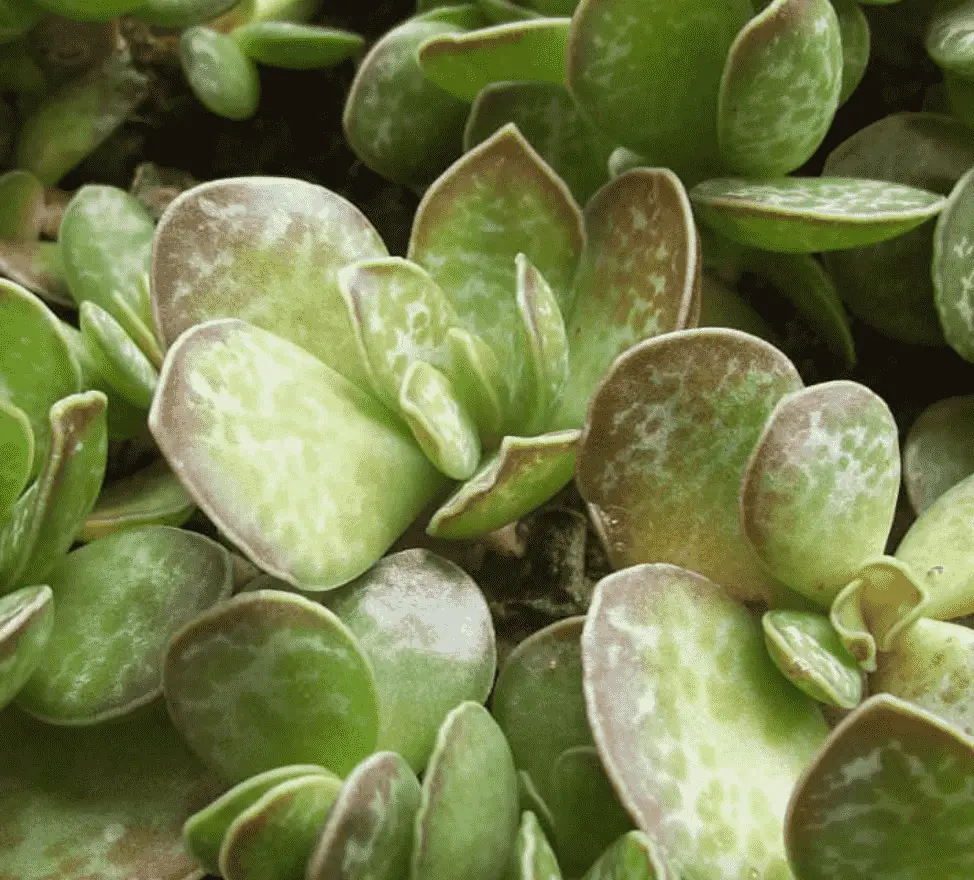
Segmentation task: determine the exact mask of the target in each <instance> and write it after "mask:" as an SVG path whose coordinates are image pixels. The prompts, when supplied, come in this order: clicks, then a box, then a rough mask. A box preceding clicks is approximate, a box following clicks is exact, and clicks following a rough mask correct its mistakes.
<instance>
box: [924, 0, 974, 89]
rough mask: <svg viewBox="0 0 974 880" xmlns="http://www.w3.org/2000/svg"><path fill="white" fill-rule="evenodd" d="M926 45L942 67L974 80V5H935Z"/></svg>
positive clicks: (944, 1)
mask: <svg viewBox="0 0 974 880" xmlns="http://www.w3.org/2000/svg"><path fill="white" fill-rule="evenodd" d="M935 7H936V8H935V11H934V13H933V17H932V18H931V19H930V24H929V25H928V27H927V34H926V39H925V40H924V45H925V46H926V50H927V52H928V53H929V55H930V57H931V58H932V59H933V60H934V61H935V62H936V63H937V66H938V67H942V68H943V69H944V70H949V71H951V72H953V73H956V74H959V75H960V76H962V77H964V78H966V79H971V78H972V77H974V49H972V47H971V37H972V36H974V4H971V3H969V2H965V0H941V2H939V3H937V4H936V5H935Z"/></svg>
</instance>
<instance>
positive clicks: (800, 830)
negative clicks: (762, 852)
mask: <svg viewBox="0 0 974 880" xmlns="http://www.w3.org/2000/svg"><path fill="white" fill-rule="evenodd" d="M972 775H974V740H971V739H969V738H968V737H966V736H964V735H963V734H962V733H960V731H958V730H956V729H955V728H953V727H951V726H950V725H947V724H944V723H943V722H942V721H940V720H939V719H937V718H935V717H934V716H932V715H930V714H928V713H927V712H924V711H923V710H922V709H919V708H917V707H915V706H911V705H910V704H909V703H906V702H904V701H902V700H897V699H895V698H894V697H889V696H885V695H883V696H876V697H873V698H871V699H870V700H867V701H866V702H865V703H863V704H862V706H860V707H859V708H858V709H857V710H856V711H855V712H853V713H852V715H850V716H849V717H848V718H846V719H845V720H844V721H842V723H841V724H839V726H838V727H837V728H836V729H835V730H834V731H833V732H832V734H831V736H830V737H829V739H828V742H827V743H826V744H825V746H824V747H823V749H822V750H821V752H820V753H819V754H818V756H817V757H816V759H815V763H814V764H813V765H812V766H811V767H810V768H809V769H808V770H807V771H806V772H805V774H804V776H803V777H802V779H801V781H800V782H799V783H798V786H797V787H796V789H795V792H794V794H793V796H792V799H791V804H790V805H789V808H788V822H787V826H786V829H785V840H786V845H787V849H788V856H789V859H790V861H791V864H792V869H793V870H794V872H795V876H796V877H797V878H799V880H854V878H855V880H858V878H860V877H883V878H888V880H919V878H921V877H931V876H937V877H942V878H944V880H963V878H966V877H970V876H971V871H972V870H974V845H972V843H971V838H970V827H971V823H972V821H974V802H972V800H971V797H970V792H969V787H970V779H971V776H972ZM850 815H852V816H854V817H855V818H854V821H850V820H849V819H848V818H847V817H848V816H850Z"/></svg>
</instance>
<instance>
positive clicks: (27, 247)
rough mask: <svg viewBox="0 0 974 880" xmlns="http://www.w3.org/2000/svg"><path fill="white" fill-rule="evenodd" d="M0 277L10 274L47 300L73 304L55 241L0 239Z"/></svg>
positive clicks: (65, 304) (13, 279)
mask: <svg viewBox="0 0 974 880" xmlns="http://www.w3.org/2000/svg"><path fill="white" fill-rule="evenodd" d="M0 278H9V279H10V280H11V281H14V282H16V283H17V284H19V285H20V286H21V287H24V288H26V289H27V290H29V291H30V292H31V293H34V294H37V296H39V297H40V298H41V299H43V300H45V301H46V302H48V303H52V304H54V305H58V306H66V307H67V308H74V307H75V303H74V300H73V299H71V294H70V292H69V291H68V283H67V280H66V279H65V277H64V264H63V263H62V261H61V248H60V246H59V245H58V244H57V242H53V241H33V242H16V241H9V240H6V239H4V240H0Z"/></svg>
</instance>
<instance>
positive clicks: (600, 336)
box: [555, 168, 700, 428]
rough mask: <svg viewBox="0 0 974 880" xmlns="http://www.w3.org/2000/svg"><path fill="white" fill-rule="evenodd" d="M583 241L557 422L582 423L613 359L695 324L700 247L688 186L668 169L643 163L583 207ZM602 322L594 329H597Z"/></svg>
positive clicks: (567, 424)
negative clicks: (694, 306)
mask: <svg viewBox="0 0 974 880" xmlns="http://www.w3.org/2000/svg"><path fill="white" fill-rule="evenodd" d="M584 220H585V247H584V249H583V251H582V258H581V262H580V264H579V270H578V274H577V275H576V277H575V283H574V286H573V288H572V293H571V306H570V308H568V309H566V314H567V315H569V320H568V343H569V369H568V377H569V378H568V384H567V386H566V389H565V394H564V399H563V402H562V405H561V409H560V411H559V412H558V414H557V415H556V416H555V423H556V424H557V425H559V426H562V427H573V428H575V427H580V426H581V425H582V424H583V423H584V421H585V414H586V411H587V409H588V403H589V399H590V398H591V396H592V392H593V391H594V390H595V387H596V385H597V384H598V383H599V380H600V379H601V378H602V376H603V375H604V374H605V373H606V371H607V370H608V369H609V367H610V366H611V365H612V362H613V361H614V360H615V359H616V358H617V357H618V356H619V355H620V354H622V353H623V352H624V351H626V350H627V349H629V348H631V347H632V346H633V345H635V344H636V343H639V342H642V341H643V340H644V339H648V338H650V337H652V336H657V335H659V334H660V333H668V332H670V331H672V330H683V329H685V328H686V327H688V326H690V317H691V305H692V302H693V298H694V296H696V295H698V293H699V290H698V288H699V285H700V248H699V245H698V243H697V233H696V229H695V228H694V225H693V214H692V212H691V210H690V202H689V200H688V199H687V194H686V191H685V190H684V189H683V185H682V184H681V183H680V181H679V179H678V178H677V177H676V176H675V175H674V174H673V173H672V172H670V171H666V170H661V169H652V168H639V169H634V170H632V171H627V172H625V173H623V174H620V175H619V176H617V177H615V178H614V179H613V180H612V181H610V182H609V183H607V184H606V185H605V186H604V187H602V189H600V190H599V192H598V193H596V195H595V196H594V197H593V199H592V200H591V201H590V202H589V203H588V205H586V207H585V215H584ZM596 328H597V329H596Z"/></svg>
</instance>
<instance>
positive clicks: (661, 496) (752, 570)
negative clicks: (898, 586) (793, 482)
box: [577, 329, 801, 600]
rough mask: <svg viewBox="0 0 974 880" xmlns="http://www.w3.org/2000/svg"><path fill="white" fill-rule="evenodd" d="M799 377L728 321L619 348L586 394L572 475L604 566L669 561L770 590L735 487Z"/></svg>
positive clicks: (757, 595) (738, 586)
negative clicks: (605, 558) (601, 540)
mask: <svg viewBox="0 0 974 880" xmlns="http://www.w3.org/2000/svg"><path fill="white" fill-rule="evenodd" d="M799 388H801V379H800V378H799V376H798V373H797V371H796V370H795V368H794V366H793V365H792V364H791V362H790V361H789V360H788V359H787V358H786V357H785V356H784V355H783V354H782V353H781V352H780V351H778V350H777V349H776V348H774V347H773V346H771V345H769V344H768V343H766V342H763V341H762V340H759V339H757V338H756V337H753V336H748V335H747V334H745V333H740V332H738V331H735V330H713V329H705V330H687V331H682V332H679V333H669V334H665V335H664V336H661V337H657V338H656V339H650V340H648V341H646V342H643V343H641V344H640V345H637V346H635V347H634V348H632V349H630V350H629V351H628V352H627V353H626V354H624V355H622V356H621V357H620V358H619V359H618V360H617V361H616V362H615V364H614V365H613V366H612V368H611V369H610V371H609V372H608V373H607V374H606V376H605V378H604V379H603V380H602V383H601V385H600V386H599V388H598V389H597V390H596V392H595V395H594V397H593V399H592V403H591V405H590V408H589V417H588V424H587V425H586V428H585V431H584V433H583V435H582V440H581V447H580V450H579V456H578V476H577V479H578V486H579V490H580V491H581V493H582V495H583V497H584V498H585V500H586V501H588V503H589V505H590V509H591V511H592V513H593V515H594V517H595V518H596V519H597V521H598V524H599V528H600V530H601V532H602V534H603V535H604V537H605V542H606V547H607V550H608V553H609V558H610V561H611V562H612V564H613V566H614V567H615V568H624V567H625V566H628V565H634V564H636V563H639V562H671V563H673V564H675V565H676V564H679V565H682V566H685V567H687V568H689V569H691V570H693V571H699V572H701V573H702V574H704V575H705V576H707V577H710V578H711V579H713V581H714V582H715V583H718V584H720V585H721V586H722V587H724V588H725V589H726V590H727V591H728V592H729V593H730V594H731V595H732V596H735V597H737V598H740V599H747V600H753V599H762V598H764V599H767V598H768V597H770V596H771V595H773V594H774V592H775V591H776V590H777V589H778V587H777V585H776V583H775V581H774V580H773V579H772V578H771V577H770V576H769V575H768V574H767V572H766V571H765V570H764V568H763V566H762V565H761V563H760V561H759V559H758V557H757V556H756V554H755V553H754V551H753V550H752V549H751V547H750V545H749V543H748V542H747V539H746V538H745V536H744V533H743V531H742V527H741V522H740V514H739V511H738V493H739V490H740V484H741V477H742V475H743V473H744V468H745V466H746V464H747V461H748V458H749V457H750V455H751V450H752V449H753V448H754V445H755V444H756V443H757V441H758V438H759V436H760V434H761V430H762V428H763V427H764V424H765V422H766V421H767V419H768V416H769V415H770V414H771V411H772V409H773V408H774V406H775V404H776V403H777V402H778V401H779V400H780V399H781V398H782V397H784V395H785V394H787V393H789V392H791V391H797V390H798V389H799ZM716 425H719V426H720V427H719V428H716V427H715V426H716Z"/></svg>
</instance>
